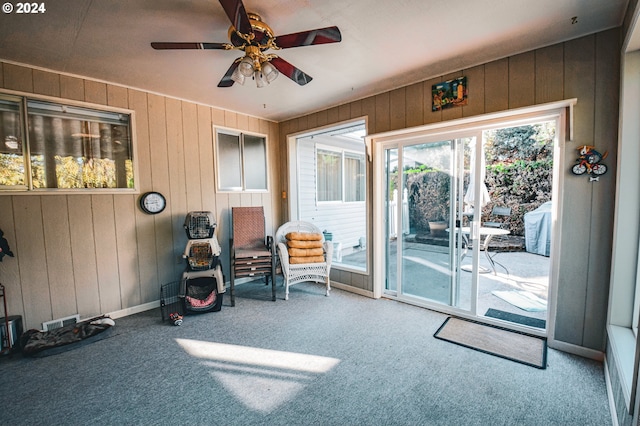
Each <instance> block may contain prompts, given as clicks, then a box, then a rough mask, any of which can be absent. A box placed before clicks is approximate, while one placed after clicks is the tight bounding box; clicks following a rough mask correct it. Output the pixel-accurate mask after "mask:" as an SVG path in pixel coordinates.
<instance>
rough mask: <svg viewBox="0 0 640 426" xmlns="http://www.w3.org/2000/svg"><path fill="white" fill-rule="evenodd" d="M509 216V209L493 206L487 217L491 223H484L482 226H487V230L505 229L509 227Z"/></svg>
mask: <svg viewBox="0 0 640 426" xmlns="http://www.w3.org/2000/svg"><path fill="white" fill-rule="evenodd" d="M510 216H511V207H500V206H494V207H493V209H492V210H491V215H490V216H489V219H492V221H489V222H484V223H483V224H482V226H488V227H489V228H506V227H508V225H509V223H508V220H509V217H510Z"/></svg>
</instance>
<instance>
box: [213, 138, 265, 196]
mask: <svg viewBox="0 0 640 426" xmlns="http://www.w3.org/2000/svg"><path fill="white" fill-rule="evenodd" d="M215 134H216V161H217V167H216V170H217V171H218V190H220V191H239V192H243V191H266V190H267V139H266V137H265V136H262V135H255V134H249V133H242V132H238V131H234V130H228V129H215Z"/></svg>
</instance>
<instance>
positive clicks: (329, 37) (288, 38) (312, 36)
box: [276, 27, 342, 49]
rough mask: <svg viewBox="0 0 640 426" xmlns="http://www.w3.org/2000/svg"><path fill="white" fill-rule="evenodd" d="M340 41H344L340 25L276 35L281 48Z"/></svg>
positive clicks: (277, 43)
mask: <svg viewBox="0 0 640 426" xmlns="http://www.w3.org/2000/svg"><path fill="white" fill-rule="evenodd" d="M340 41H342V34H340V30H339V29H338V27H326V28H318V29H315V30H309V31H302V32H299V33H293V34H285V35H281V36H277V37H276V45H278V47H279V48H281V49H287V48H289V47H299V46H311V45H313V44H326V43H338V42H340Z"/></svg>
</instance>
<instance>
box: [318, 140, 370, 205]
mask: <svg viewBox="0 0 640 426" xmlns="http://www.w3.org/2000/svg"><path fill="white" fill-rule="evenodd" d="M316 179H317V180H316V194H317V200H318V202H355V201H364V200H365V185H366V181H365V162H364V154H360V153H357V152H351V151H346V150H338V149H336V148H329V147H318V148H317V149H316Z"/></svg>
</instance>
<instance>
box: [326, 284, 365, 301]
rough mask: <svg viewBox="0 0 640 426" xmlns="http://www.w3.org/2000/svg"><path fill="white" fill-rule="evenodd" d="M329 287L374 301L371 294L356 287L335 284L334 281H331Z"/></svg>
mask: <svg viewBox="0 0 640 426" xmlns="http://www.w3.org/2000/svg"><path fill="white" fill-rule="evenodd" d="M331 287H332V288H337V289H340V290H344V291H348V292H349V293H355V294H359V295H360V296H365V297H370V298H372V299H374V297H373V292H372V291H369V290H365V289H363V288H358V287H354V286H351V285H347V284H342V283H338V282H335V281H331Z"/></svg>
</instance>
